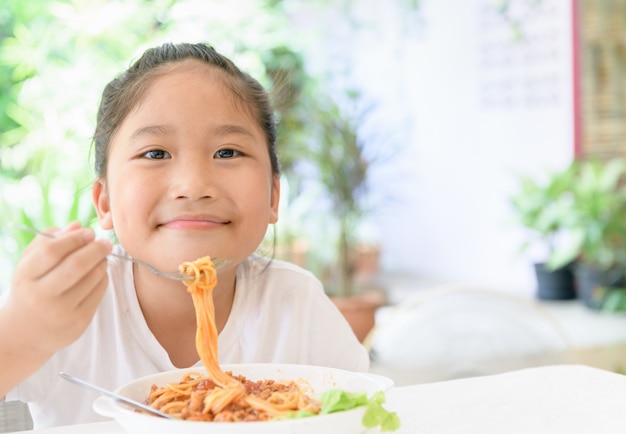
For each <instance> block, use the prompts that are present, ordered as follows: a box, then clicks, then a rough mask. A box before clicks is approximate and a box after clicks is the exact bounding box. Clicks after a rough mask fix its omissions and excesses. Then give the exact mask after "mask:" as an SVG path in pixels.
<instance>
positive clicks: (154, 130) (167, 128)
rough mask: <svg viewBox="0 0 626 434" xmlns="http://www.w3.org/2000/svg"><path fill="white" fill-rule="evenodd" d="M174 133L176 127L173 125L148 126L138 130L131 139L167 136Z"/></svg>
mask: <svg viewBox="0 0 626 434" xmlns="http://www.w3.org/2000/svg"><path fill="white" fill-rule="evenodd" d="M173 132H174V127H173V126H171V125H148V126H145V127H141V128H138V129H136V130H135V131H134V132H133V134H131V136H130V139H131V140H134V139H136V138H138V137H141V136H167V135H169V134H172V133H173Z"/></svg>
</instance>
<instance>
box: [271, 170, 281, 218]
mask: <svg viewBox="0 0 626 434" xmlns="http://www.w3.org/2000/svg"><path fill="white" fill-rule="evenodd" d="M279 202H280V176H273V177H272V196H271V197H270V223H272V224H273V223H276V222H277V221H278V203H279Z"/></svg>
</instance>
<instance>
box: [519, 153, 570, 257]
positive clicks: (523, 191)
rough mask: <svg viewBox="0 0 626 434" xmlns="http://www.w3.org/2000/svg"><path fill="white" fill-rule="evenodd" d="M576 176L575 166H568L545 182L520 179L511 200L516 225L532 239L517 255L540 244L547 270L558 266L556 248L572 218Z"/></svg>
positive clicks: (554, 173)
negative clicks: (525, 230)
mask: <svg viewBox="0 0 626 434" xmlns="http://www.w3.org/2000/svg"><path fill="white" fill-rule="evenodd" d="M575 172H576V170H575V166H574V165H570V166H568V167H567V168H566V169H564V170H561V171H553V172H550V173H548V174H547V178H546V179H544V180H538V179H535V178H532V177H530V176H522V177H520V183H521V188H520V190H519V191H518V192H517V193H516V194H515V195H513V196H512V198H511V205H512V207H513V212H514V214H515V219H516V222H517V223H519V224H521V225H522V226H524V227H525V228H527V229H528V230H529V232H530V233H531V235H532V237H531V238H530V239H528V240H526V241H524V243H523V244H522V246H521V248H520V251H521V252H523V251H526V250H527V249H528V248H529V247H530V246H531V245H533V244H542V245H543V248H544V249H545V256H546V263H547V266H548V268H552V269H553V268H556V265H558V264H560V263H561V259H560V258H559V256H558V255H559V252H560V250H559V249H557V246H558V243H559V241H562V236H563V231H564V228H565V227H567V226H569V221H570V219H571V218H572V212H571V211H572V201H573V194H572V192H571V189H572V186H573V184H574V179H575Z"/></svg>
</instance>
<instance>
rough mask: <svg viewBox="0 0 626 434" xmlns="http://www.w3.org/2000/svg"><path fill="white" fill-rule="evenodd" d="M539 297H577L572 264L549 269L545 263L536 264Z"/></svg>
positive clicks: (546, 298) (551, 298) (545, 298)
mask: <svg viewBox="0 0 626 434" xmlns="http://www.w3.org/2000/svg"><path fill="white" fill-rule="evenodd" d="M535 276H536V278H537V298H539V299H540V300H571V299H574V298H576V288H575V285H574V273H573V271H572V266H571V264H569V265H565V266H563V267H561V268H557V269H556V270H549V269H547V268H546V267H545V263H543V262H538V263H536V264H535Z"/></svg>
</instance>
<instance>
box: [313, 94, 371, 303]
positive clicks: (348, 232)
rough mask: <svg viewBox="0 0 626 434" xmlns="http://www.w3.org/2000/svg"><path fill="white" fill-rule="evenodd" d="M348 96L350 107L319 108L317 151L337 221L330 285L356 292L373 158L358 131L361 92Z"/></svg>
mask: <svg viewBox="0 0 626 434" xmlns="http://www.w3.org/2000/svg"><path fill="white" fill-rule="evenodd" d="M346 96H347V97H348V103H349V104H351V106H349V107H348V109H347V110H348V111H343V110H342V109H341V108H340V106H339V105H338V104H336V103H334V102H332V101H329V102H328V106H327V108H326V109H325V110H323V111H320V112H319V115H320V117H319V118H318V124H319V125H320V126H321V128H322V134H321V137H320V138H319V139H320V140H319V143H318V144H317V148H316V149H315V151H314V152H313V161H314V163H315V165H316V167H317V170H318V174H319V183H320V184H321V186H322V188H323V190H324V193H325V195H326V196H327V197H328V198H329V201H330V213H331V214H332V216H333V218H334V220H335V223H336V225H337V239H336V246H337V267H336V270H335V272H336V274H335V276H336V277H335V279H333V281H332V282H329V286H332V287H330V288H328V289H329V291H330V292H332V293H335V294H336V295H339V296H349V295H352V294H353V293H354V290H355V282H354V273H355V261H356V245H357V236H356V233H357V230H358V225H359V223H360V221H361V219H362V217H363V215H364V213H365V211H366V201H365V195H366V193H367V182H368V176H369V173H370V168H371V163H372V162H373V161H372V160H371V159H370V158H368V156H367V155H366V152H365V140H364V138H363V137H361V136H360V135H359V134H358V131H357V130H358V127H359V122H360V121H361V120H362V119H361V116H360V115H359V114H358V109H357V107H356V106H357V105H358V102H359V101H358V99H359V96H358V94H357V93H352V92H348V93H347V95H346ZM344 110H346V109H344Z"/></svg>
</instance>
